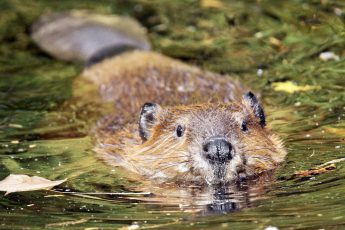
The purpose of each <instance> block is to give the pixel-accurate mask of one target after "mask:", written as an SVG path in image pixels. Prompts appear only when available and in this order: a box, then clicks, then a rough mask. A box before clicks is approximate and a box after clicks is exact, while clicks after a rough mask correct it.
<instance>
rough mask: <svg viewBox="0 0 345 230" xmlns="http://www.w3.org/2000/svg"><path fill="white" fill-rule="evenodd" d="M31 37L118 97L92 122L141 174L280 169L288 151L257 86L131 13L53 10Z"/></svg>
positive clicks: (182, 179) (112, 153) (117, 162)
mask: <svg viewBox="0 0 345 230" xmlns="http://www.w3.org/2000/svg"><path fill="white" fill-rule="evenodd" d="M128 20H129V21H128ZM124 24H126V25H130V26H124ZM32 37H33V40H34V41H35V42H36V43H37V44H38V46H40V47H41V48H42V49H44V50H45V51H47V52H48V53H49V54H50V55H52V56H54V57H56V58H59V59H62V60H68V61H71V60H79V61H80V60H81V61H84V62H85V63H86V67H85V69H84V71H83V73H82V74H81V75H82V77H83V78H85V79H88V80H89V81H91V82H92V83H93V84H95V85H96V86H97V87H98V89H99V93H100V95H101V97H102V99H103V100H104V101H108V102H112V103H113V105H114V111H113V112H112V113H111V114H108V115H106V116H105V117H102V118H101V119H100V120H99V121H98V122H97V124H96V125H95V127H94V128H93V130H92V133H93V134H94V136H95V140H96V141H95V142H96V143H95V151H96V152H97V153H98V155H100V156H102V158H103V159H105V160H106V162H108V163H110V164H111V165H114V166H118V167H122V168H124V169H125V170H127V171H128V172H130V173H132V174H135V175H137V176H138V177H139V178H141V179H142V180H150V181H154V182H155V183H167V182H174V183H175V182H176V183H179V184H180V183H195V184H202V185H203V184H205V185H213V184H231V183H234V182H236V181H241V180H243V179H246V178H253V177H257V176H260V175H261V174H262V173H264V172H266V171H269V170H274V169H275V168H276V167H277V166H278V165H279V164H280V163H281V162H282V161H283V159H284V157H285V155H286V151H285V149H284V146H283V143H282V141H281V139H280V138H279V137H278V136H277V135H275V134H273V133H272V132H271V131H270V130H269V129H268V128H267V127H266V118H265V113H264V109H263V106H262V104H261V103H260V101H259V99H258V98H257V97H256V96H255V95H254V94H253V93H252V92H251V91H248V89H247V88H246V87H244V86H243V85H242V84H241V83H239V82H238V81H236V80H234V79H232V78H230V77H229V76H227V75H220V74H217V73H212V72H209V71H205V70H201V69H200V68H198V67H195V66H191V65H187V64H184V63H183V62H181V61H178V60H174V59H172V58H169V57H167V56H164V55H162V54H159V53H156V52H154V51H150V45H149V42H148V40H147V38H146V32H145V29H143V28H142V27H141V26H140V25H139V23H137V22H135V21H134V19H128V18H123V17H118V16H100V15H96V14H90V13H85V12H80V11H78V12H76V11H73V12H67V13H56V14H49V15H45V16H43V17H41V18H40V19H39V20H38V22H37V23H36V24H35V25H34V26H33V32H32Z"/></svg>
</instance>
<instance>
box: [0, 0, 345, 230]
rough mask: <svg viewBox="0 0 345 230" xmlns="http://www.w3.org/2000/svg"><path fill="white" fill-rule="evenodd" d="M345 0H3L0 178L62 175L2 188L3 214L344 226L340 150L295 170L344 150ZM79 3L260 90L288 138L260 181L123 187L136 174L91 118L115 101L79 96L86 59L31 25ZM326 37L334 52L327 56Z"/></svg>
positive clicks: (91, 220)
mask: <svg viewBox="0 0 345 230" xmlns="http://www.w3.org/2000/svg"><path fill="white" fill-rule="evenodd" d="M212 2H213V4H212ZM344 7H345V6H344V4H343V3H342V2H341V1H321V2H320V1H310V2H309V3H305V2H304V1H286V2H285V3H280V4H277V3H275V1H262V2H257V3H244V2H240V3H239V2H238V1H232V2H231V1H230V2H228V3H220V2H218V1H200V2H199V1H176V2H175V1H152V2H151V1H149V2H146V1H138V2H132V1H131V2H126V3H125V2H123V1H116V2H113V1H101V2H98V3H97V4H96V3H95V2H93V1H80V2H78V1H74V2H73V3H71V2H67V1H66V2H63V3H48V2H46V1H35V3H25V4H24V3H20V2H19V1H15V0H13V1H7V0H5V1H2V2H1V3H0V11H1V14H0V15H1V16H0V19H1V20H0V23H1V24H0V40H1V45H0V51H1V57H0V136H1V143H0V178H1V179H2V178H4V177H6V176H7V175H8V174H10V173H17V174H28V175H38V176H42V177H46V178H49V179H64V178H68V181H67V182H66V183H65V184H63V185H61V186H58V187H57V188H56V189H55V191H35V192H26V193H13V194H9V195H7V196H3V193H1V194H0V220H1V221H0V224H1V225H0V228H3V229H11V228H23V227H29V228H40V227H50V228H57V229H58V228H62V227H64V226H68V227H71V228H80V229H83V228H96V229H97V228H109V229H113V228H126V227H130V228H132V229H135V228H137V227H141V228H158V229H162V228H182V227H184V228H192V229H200V228H214V229H219V228H225V229H226V228H229V229H230V228H231V229H265V228H266V227H268V226H275V227H278V228H279V229H342V228H344V227H345V226H344V225H345V198H344V197H345V196H344V195H345V178H344V177H345V176H344V175H345V163H343V162H339V163H336V164H335V166H336V169H335V170H333V171H330V172H328V173H325V174H322V175H312V176H310V177H307V178H302V179H300V178H293V176H292V175H293V174H294V173H295V172H298V171H301V170H307V169H310V168H313V167H317V166H318V165H321V164H323V163H326V162H329V161H332V160H336V159H340V158H343V157H345V150H344V148H345V146H344V143H345V139H344V138H345V121H344V119H345V90H344V89H345V62H344V59H343V56H344V54H345V44H344V31H345V27H344V13H343V11H345V8H344ZM72 8H78V9H79V8H83V9H85V8H86V9H92V10H95V11H97V12H100V13H125V14H130V15H131V16H133V17H136V18H137V19H139V20H140V21H141V22H142V23H143V24H144V25H145V26H146V27H147V28H148V29H149V32H150V38H151V40H152V42H153V44H154V47H155V49H156V50H160V51H161V52H163V53H165V54H166V55H169V56H173V57H176V58H179V59H183V60H185V61H186V62H189V63H193V64H197V65H199V66H202V67H204V68H207V69H211V70H213V71H217V72H222V73H228V74H230V75H232V76H234V77H236V78H240V79H241V80H242V81H243V82H244V83H246V84H247V85H249V86H250V87H251V88H253V89H254V90H256V91H258V92H261V94H262V96H263V101H264V104H265V107H266V111H267V114H268V123H269V125H270V126H271V127H272V128H273V129H274V130H275V131H276V132H277V133H279V135H281V136H282V137H283V138H284V140H285V142H286V146H287V148H288V151H289V154H288V156H287V159H286V162H285V163H284V164H283V165H282V167H281V168H280V169H279V171H278V172H276V174H275V178H276V179H275V183H273V184H269V185H267V186H266V187H265V188H264V189H262V190H260V191H255V190H254V191H253V190H250V189H248V187H246V186H245V185H244V186H243V187H242V188H240V189H237V190H232V189H231V188H229V189H227V190H226V191H224V190H222V189H214V190H206V191H200V190H198V189H197V188H188V189H181V190H176V189H175V190H168V192H167V191H159V193H157V194H155V195H152V194H146V193H143V194H137V195H133V194H126V193H127V192H129V191H133V190H136V188H138V187H139V186H140V185H138V184H134V183H132V182H130V181H127V180H126V179H125V172H122V171H120V170H119V169H116V168H112V167H110V166H107V165H106V164H104V163H103V162H102V161H101V160H99V159H98V158H97V157H95V154H94V152H93V151H92V147H93V145H92V139H91V137H90V136H89V130H90V127H92V125H93V124H94V123H95V122H96V120H97V118H98V117H99V116H101V115H102V114H104V113H106V111H107V106H104V108H100V107H97V106H96V105H95V104H94V102H92V101H86V102H85V101H79V100H78V95H77V96H72V95H73V91H72V89H73V81H74V80H75V78H76V76H78V73H80V71H81V69H82V66H80V65H74V64H73V65H72V64H66V63H61V62H57V61H55V60H52V59H51V58H50V57H48V56H46V55H45V54H44V53H42V52H41V51H39V50H38V48H36V47H35V46H34V45H33V44H32V42H31V41H30V39H29V36H28V34H29V26H30V25H31V23H32V22H33V21H34V20H35V19H36V18H37V17H38V16H39V15H40V14H42V12H45V11H49V10H65V9H72ZM325 51H331V52H333V53H334V54H335V55H338V56H339V59H338V60H329V61H322V60H320V58H319V54H320V53H322V52H325ZM336 59H337V58H336ZM286 82H294V83H296V84H297V85H298V86H306V85H309V86H315V89H314V90H311V89H309V90H306V91H301V88H299V90H300V91H296V92H293V93H291V92H287V91H277V88H275V86H274V83H286ZM79 86H80V85H79ZM81 87H82V86H81ZM85 87H86V86H85ZM283 88H284V89H287V88H288V86H287V85H285V86H284V87H283ZM78 92H79V93H91V92H90V89H89V88H79V91H78ZM140 188H142V186H141V187H140ZM142 191H143V192H146V191H145V189H143V190H142ZM92 192H102V193H115V192H116V193H122V194H112V195H110V194H103V195H95V194H90V193H92ZM123 193H125V194H123Z"/></svg>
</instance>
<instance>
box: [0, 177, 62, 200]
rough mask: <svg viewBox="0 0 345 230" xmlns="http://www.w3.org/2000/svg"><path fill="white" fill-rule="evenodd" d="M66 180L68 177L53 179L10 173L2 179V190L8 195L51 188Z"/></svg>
mask: <svg viewBox="0 0 345 230" xmlns="http://www.w3.org/2000/svg"><path fill="white" fill-rule="evenodd" d="M66 180H67V179H64V180H57V181H51V180H48V179H45V178H43V177H38V176H32V177H30V176H27V175H20V174H10V175H9V176H7V177H6V178H5V179H3V180H2V181H0V191H5V192H6V194H5V195H7V194H9V193H12V192H24V191H34V190H41V189H51V188H52V187H54V186H56V185H59V184H62V183H63V182H65V181H66Z"/></svg>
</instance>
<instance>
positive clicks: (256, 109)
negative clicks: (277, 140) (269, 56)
mask: <svg viewBox="0 0 345 230" xmlns="http://www.w3.org/2000/svg"><path fill="white" fill-rule="evenodd" d="M243 99H244V101H245V102H246V104H247V105H249V107H250V109H251V110H252V111H253V113H254V115H255V116H256V117H257V118H259V120H260V125H261V127H264V126H265V125H266V117H265V112H264V109H263V107H262V105H261V103H260V102H259V100H258V99H257V98H256V96H255V95H254V94H253V93H252V92H250V91H249V92H248V93H246V94H245V95H244V96H243Z"/></svg>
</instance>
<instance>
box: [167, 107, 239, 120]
mask: <svg viewBox="0 0 345 230" xmlns="http://www.w3.org/2000/svg"><path fill="white" fill-rule="evenodd" d="M239 113H243V108H242V107H241V106H240V105H238V104H236V103H229V104H221V103H219V104H212V103H207V104H198V105H189V106H176V107H169V108H167V110H166V115H168V116H169V115H170V116H175V117H176V116H183V117H185V116H189V117H191V118H193V116H194V117H205V118H207V117H210V116H215V115H218V116H222V117H227V116H229V117H231V116H233V114H239Z"/></svg>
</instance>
